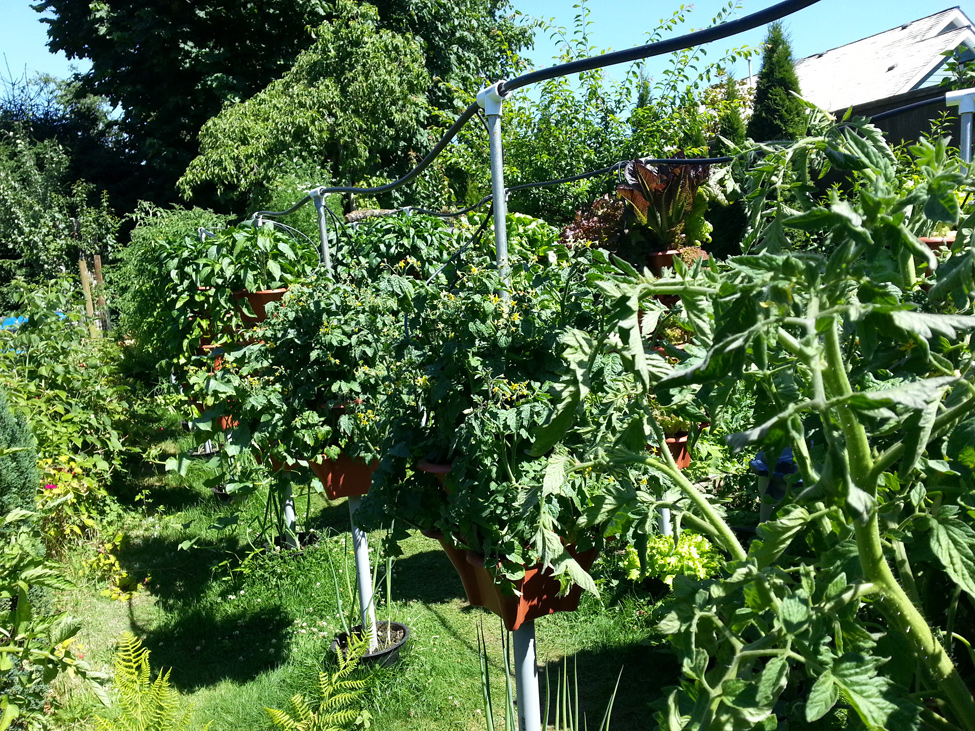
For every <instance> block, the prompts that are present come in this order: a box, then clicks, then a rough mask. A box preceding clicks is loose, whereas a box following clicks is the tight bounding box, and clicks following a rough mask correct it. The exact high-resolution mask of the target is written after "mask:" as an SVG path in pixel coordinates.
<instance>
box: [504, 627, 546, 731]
mask: <svg viewBox="0 0 975 731" xmlns="http://www.w3.org/2000/svg"><path fill="white" fill-rule="evenodd" d="M511 635H512V641H513V645H514V649H515V689H516V690H517V692H518V731H542V707H541V703H539V699H538V662H537V650H536V648H535V622H533V621H528V622H525V623H523V624H522V625H521V627H519V628H518V629H516V630H515V631H514V632H512V633H511Z"/></svg>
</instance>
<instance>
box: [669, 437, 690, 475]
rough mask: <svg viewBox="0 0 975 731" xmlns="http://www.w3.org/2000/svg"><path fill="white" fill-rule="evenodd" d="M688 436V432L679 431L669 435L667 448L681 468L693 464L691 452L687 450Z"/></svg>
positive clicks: (678, 467)
mask: <svg viewBox="0 0 975 731" xmlns="http://www.w3.org/2000/svg"><path fill="white" fill-rule="evenodd" d="M687 437H688V434H687V432H678V433H677V434H672V435H670V436H668V437H667V449H668V451H669V452H670V454H671V456H672V457H673V458H674V462H675V463H676V464H677V469H679V470H683V469H686V468H688V467H690V466H691V453H690V452H688V451H687Z"/></svg>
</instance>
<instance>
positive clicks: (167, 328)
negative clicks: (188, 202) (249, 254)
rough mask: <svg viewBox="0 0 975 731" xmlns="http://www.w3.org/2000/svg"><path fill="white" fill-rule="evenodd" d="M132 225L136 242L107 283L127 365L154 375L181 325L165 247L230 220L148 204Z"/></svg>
mask: <svg viewBox="0 0 975 731" xmlns="http://www.w3.org/2000/svg"><path fill="white" fill-rule="evenodd" d="M132 221H133V222H134V223H135V229H134V230H133V231H132V234H131V242H130V243H129V245H128V246H126V247H125V248H124V249H122V250H121V251H120V252H119V254H118V259H117V263H116V264H114V265H113V266H111V267H107V268H106V270H105V277H106V282H107V283H108V285H109V287H110V295H111V298H112V299H111V301H112V305H113V308H114V310H115V311H116V313H117V315H116V316H117V322H116V323H115V326H116V334H117V336H118V337H119V339H120V340H124V341H125V342H126V344H127V347H126V349H125V354H126V357H127V360H128V364H129V365H130V366H131V368H132V369H133V370H134V371H136V372H140V373H153V372H154V371H155V370H156V366H157V364H158V363H159V361H160V360H165V359H166V356H167V354H171V353H172V352H173V350H174V343H173V340H174V338H173V336H174V334H175V333H177V332H178V326H179V324H180V323H178V322H174V314H173V307H172V303H171V302H170V301H169V299H168V298H167V296H166V291H167V286H168V284H169V283H170V272H169V270H168V269H167V268H166V267H165V260H164V259H163V257H162V256H161V252H162V251H163V250H164V249H165V247H166V244H165V243H164V242H170V241H183V240H184V239H185V238H186V237H188V236H189V237H195V236H197V235H198V231H199V229H201V228H202V229H206V230H209V231H218V230H220V229H222V228H224V227H225V226H226V225H227V221H228V216H224V215H221V214H218V213H213V212H212V211H207V210H204V209H201V208H192V209H181V208H172V209H163V208H159V207H157V206H154V205H152V204H150V203H145V202H143V203H141V204H140V206H139V208H138V209H136V211H135V213H133V214H132ZM180 339H181V338H180ZM167 375H168V374H167Z"/></svg>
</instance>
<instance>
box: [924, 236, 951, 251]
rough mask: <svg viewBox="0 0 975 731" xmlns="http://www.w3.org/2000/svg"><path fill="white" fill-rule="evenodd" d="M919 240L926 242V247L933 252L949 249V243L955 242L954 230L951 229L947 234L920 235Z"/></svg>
mask: <svg viewBox="0 0 975 731" xmlns="http://www.w3.org/2000/svg"><path fill="white" fill-rule="evenodd" d="M920 241H921V243H922V244H927V246H928V248H929V249H931V251H934V252H938V251H941V250H942V249H950V248H951V245H952V244H954V243H955V232H954V231H952V232H951V233H949V234H948V235H947V236H921V237H920Z"/></svg>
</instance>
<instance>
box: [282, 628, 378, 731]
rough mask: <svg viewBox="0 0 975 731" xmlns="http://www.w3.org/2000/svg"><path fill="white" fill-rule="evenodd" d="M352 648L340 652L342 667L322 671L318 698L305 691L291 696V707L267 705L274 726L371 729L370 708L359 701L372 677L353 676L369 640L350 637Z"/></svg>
mask: <svg viewBox="0 0 975 731" xmlns="http://www.w3.org/2000/svg"><path fill="white" fill-rule="evenodd" d="M350 643H351V644H350V647H349V651H348V652H345V653H342V652H339V653H338V658H339V669H338V670H337V671H335V672H334V673H331V674H329V673H326V672H320V673H319V674H318V698H316V699H315V700H314V701H313V702H310V701H309V700H308V699H307V698H305V696H304V695H302V694H300V693H299V694H297V695H294V696H292V698H291V710H290V712H289V711H281V710H278V709H276V708H265V709H264V710H265V711H267V714H268V715H269V716H270V717H271V722H272V723H273V724H274V728H278V729H284V730H285V731H345V730H346V729H350V728H360V727H364V728H368V726H369V722H368V719H369V711H367V710H365V709H364V708H361V703H359V701H360V699H361V698H362V696H363V694H364V693H365V692H366V689H367V687H368V684H369V680H368V678H353V677H352V675H353V673H354V672H355V669H356V668H357V667H358V666H359V660H360V659H361V658H362V656H363V654H365V652H366V650H367V649H368V643H367V641H366V640H365V639H358V640H357V639H355V637H354V636H352V637H351V638H350Z"/></svg>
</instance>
